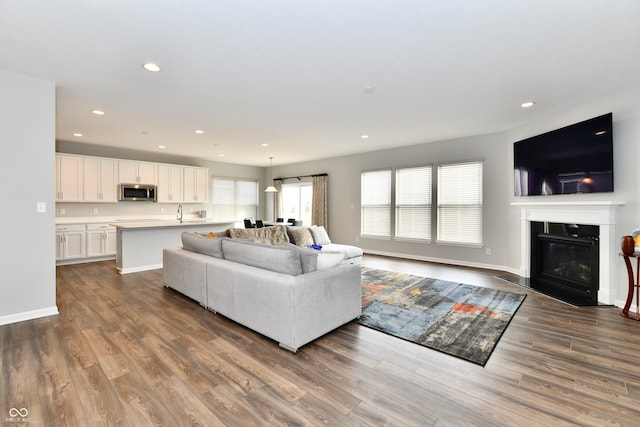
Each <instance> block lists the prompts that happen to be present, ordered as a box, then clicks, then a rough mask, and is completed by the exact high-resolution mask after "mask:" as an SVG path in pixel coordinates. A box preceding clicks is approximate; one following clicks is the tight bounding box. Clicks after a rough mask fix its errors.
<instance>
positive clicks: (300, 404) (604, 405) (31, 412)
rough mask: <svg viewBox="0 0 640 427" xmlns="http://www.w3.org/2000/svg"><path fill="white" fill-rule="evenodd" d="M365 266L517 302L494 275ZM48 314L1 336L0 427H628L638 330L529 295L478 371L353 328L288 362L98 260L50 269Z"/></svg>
mask: <svg viewBox="0 0 640 427" xmlns="http://www.w3.org/2000/svg"><path fill="white" fill-rule="evenodd" d="M364 264H365V265H366V266H370V267H376V268H382V269H387V270H393V271H404V272H406V273H411V274H417V275H423V276H429V277H436V278H441V279H446V280H452V281H459V282H463V283H469V284H474V285H479V286H488V287H492V288H500V289H504V290H509V291H514V292H526V291H525V290H524V289H523V288H519V287H518V286H515V285H512V284H510V283H507V282H504V281H502V280H500V279H497V278H495V277H494V275H495V274H497V272H494V271H486V270H478V269H472V268H461V267H453V266H445V265H439V264H430V263H426V262H418V261H406V260H399V259H392V258H384V257H379V256H370V255H368V256H365V261H364ZM57 304H58V308H59V311H60V314H59V315H57V316H51V317H47V318H42V319H37V320H32V321H26V322H20V323H15V324H11V325H4V326H0V346H1V347H0V348H1V350H2V359H1V360H0V368H1V371H2V385H1V387H0V425H2V426H9V425H10V426H15V425H27V426H30V427H31V426H67V425H68V426H107V425H122V426H135V427H140V426H149V425H164V426H184V425H202V426H218V425H229V426H262V425H322V426H326V425H328V426H360V425H376V426H378V425H394V426H503V425H504V426H536V425H540V426H570V425H580V426H607V425H620V426H621V425H625V426H638V425H640V352H639V351H638V350H639V348H640V329H639V328H640V322H636V321H633V320H629V319H625V318H623V317H621V316H620V314H619V312H620V309H619V308H612V307H587V308H573V307H571V306H569V305H566V304H564V303H561V302H558V301H555V300H553V299H551V298H548V297H545V296H542V295H539V294H535V293H532V292H528V297H527V298H526V300H525V301H524V303H523V305H522V307H521V308H520V310H519V311H518V312H517V313H516V315H515V317H514V319H513V321H512V322H511V324H510V326H509V327H508V328H507V330H506V332H505V334H504V335H503V337H502V339H501V340H500V342H499V344H498V346H497V348H496V350H495V351H494V353H493V355H492V356H491V358H490V359H489V362H488V363H487V365H486V366H485V367H481V366H478V365H475V364H472V363H469V362H465V361H463V360H460V359H456V358H454V357H451V356H447V355H445V354H442V353H439V352H437V351H434V350H430V349H428V348H425V347H421V346H418V345H415V344H412V343H409V342H405V341H402V340H400V339H397V338H394V337H391V336H388V335H385V334H383V333H380V332H377V331H374V330H371V329H368V328H366V327H363V326H360V325H357V324H355V323H353V322H352V323H349V324H347V325H345V326H343V327H341V328H339V329H338V330H336V331H334V332H331V333H329V334H327V335H326V336H324V337H322V338H320V339H318V340H316V341H314V342H313V343H311V344H308V345H306V346H304V347H303V348H302V349H301V350H300V351H299V352H298V353H297V354H292V353H290V352H288V351H286V350H283V349H281V348H279V347H278V345H277V343H275V342H273V341H271V340H269V339H266V338H264V337H262V336H260V335H258V334H256V333H254V332H252V331H250V330H248V329H246V328H244V327H242V326H239V325H237V324H235V323H234V322H232V321H230V320H228V319H226V318H224V317H222V316H220V315H216V314H214V313H211V312H208V311H206V310H204V309H203V308H202V307H200V306H199V305H198V304H196V303H195V302H193V301H191V300H189V299H187V298H185V297H183V296H182V295H180V294H178V293H176V292H175V291H172V290H169V289H166V288H164V287H163V285H162V270H155V271H148V272H141V273H134V274H128V275H125V276H121V275H119V274H118V273H117V272H116V268H115V263H114V262H112V261H105V262H97V263H90V264H79V265H70V266H61V267H57ZM11 408H15V409H22V408H26V409H27V410H28V417H27V419H25V420H18V419H16V417H13V418H11V416H10V411H11ZM12 413H13V414H14V415H15V410H14V411H13V412H12Z"/></svg>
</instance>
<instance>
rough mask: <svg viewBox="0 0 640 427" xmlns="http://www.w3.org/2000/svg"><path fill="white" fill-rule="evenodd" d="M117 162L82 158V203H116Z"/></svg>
mask: <svg viewBox="0 0 640 427" xmlns="http://www.w3.org/2000/svg"><path fill="white" fill-rule="evenodd" d="M117 176H118V161H117V160H114V159H105V158H98V157H85V158H84V201H85V202H98V203H115V202H117V201H118V191H117V188H118V182H117Z"/></svg>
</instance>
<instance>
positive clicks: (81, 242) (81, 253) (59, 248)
mask: <svg viewBox="0 0 640 427" xmlns="http://www.w3.org/2000/svg"><path fill="white" fill-rule="evenodd" d="M86 256H87V251H86V226H85V224H70V225H58V226H56V260H66V259H77V258H86Z"/></svg>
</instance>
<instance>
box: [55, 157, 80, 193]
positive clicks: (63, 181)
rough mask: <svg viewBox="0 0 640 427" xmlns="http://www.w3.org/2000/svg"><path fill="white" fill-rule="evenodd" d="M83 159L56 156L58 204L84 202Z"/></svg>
mask: <svg viewBox="0 0 640 427" xmlns="http://www.w3.org/2000/svg"><path fill="white" fill-rule="evenodd" d="M82 159H83V157H82V156H75V155H72V154H56V202H81V201H82V200H83V191H82V186H83V161H82Z"/></svg>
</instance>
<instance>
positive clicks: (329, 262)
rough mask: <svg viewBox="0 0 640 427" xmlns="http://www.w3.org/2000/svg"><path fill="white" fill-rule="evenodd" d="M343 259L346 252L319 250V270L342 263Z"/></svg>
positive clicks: (317, 266) (317, 265)
mask: <svg viewBox="0 0 640 427" xmlns="http://www.w3.org/2000/svg"><path fill="white" fill-rule="evenodd" d="M343 259H344V252H331V251H321V252H318V260H317V264H316V268H317V269H318V270H325V269H327V268H331V267H335V266H336V265H338V264H340V263H341V262H342V260H343Z"/></svg>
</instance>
